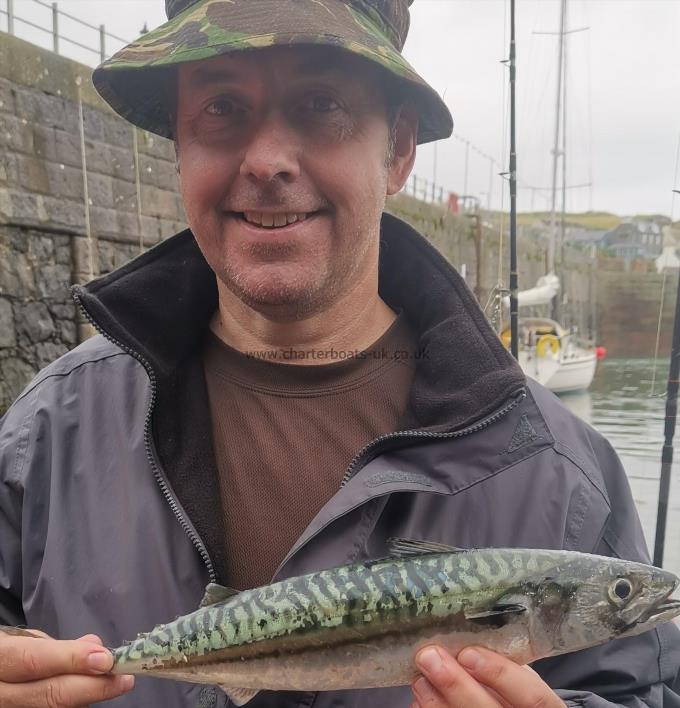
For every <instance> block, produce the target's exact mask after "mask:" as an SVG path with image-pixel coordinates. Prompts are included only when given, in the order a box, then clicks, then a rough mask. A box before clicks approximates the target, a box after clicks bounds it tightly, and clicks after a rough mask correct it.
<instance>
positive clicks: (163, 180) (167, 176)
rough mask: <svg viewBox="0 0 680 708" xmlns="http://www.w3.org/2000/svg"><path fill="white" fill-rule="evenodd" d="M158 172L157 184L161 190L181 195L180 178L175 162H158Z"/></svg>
mask: <svg viewBox="0 0 680 708" xmlns="http://www.w3.org/2000/svg"><path fill="white" fill-rule="evenodd" d="M157 165H158V172H157V174H156V184H157V185H158V186H159V187H160V188H161V189H167V190H168V191H169V192H175V193H176V194H179V177H178V175H177V170H176V168H175V163H174V162H167V161H166V160H158V161H157Z"/></svg>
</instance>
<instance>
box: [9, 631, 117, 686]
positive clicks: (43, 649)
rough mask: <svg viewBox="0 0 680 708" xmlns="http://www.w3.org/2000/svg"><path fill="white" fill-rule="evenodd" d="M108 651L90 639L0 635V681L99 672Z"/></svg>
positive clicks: (106, 665)
mask: <svg viewBox="0 0 680 708" xmlns="http://www.w3.org/2000/svg"><path fill="white" fill-rule="evenodd" d="M112 667H113V656H112V655H111V652H110V651H109V650H108V649H106V648H104V647H103V646H101V645H100V644H95V643H93V642H85V641H78V640H75V641H58V640H56V639H29V638H27V637H8V636H0V681H4V682H6V683H23V682H26V681H37V680H38V679H44V678H49V677H50V676H59V675H61V674H103V673H106V672H108V671H110V670H111V668H112Z"/></svg>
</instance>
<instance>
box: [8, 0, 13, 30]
mask: <svg viewBox="0 0 680 708" xmlns="http://www.w3.org/2000/svg"><path fill="white" fill-rule="evenodd" d="M7 33H8V34H14V0H7Z"/></svg>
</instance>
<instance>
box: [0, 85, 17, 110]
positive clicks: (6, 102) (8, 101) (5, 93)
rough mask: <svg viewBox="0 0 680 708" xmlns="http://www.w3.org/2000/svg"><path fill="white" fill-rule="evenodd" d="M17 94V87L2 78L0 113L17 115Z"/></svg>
mask: <svg viewBox="0 0 680 708" xmlns="http://www.w3.org/2000/svg"><path fill="white" fill-rule="evenodd" d="M15 93H16V87H15V85H14V84H13V83H10V82H9V81H8V80H7V79H1V78H0V112H2V113H12V114H14V113H15V98H14V95H15Z"/></svg>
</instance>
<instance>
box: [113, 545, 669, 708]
mask: <svg viewBox="0 0 680 708" xmlns="http://www.w3.org/2000/svg"><path fill="white" fill-rule="evenodd" d="M390 550H391V554H392V555H391V556H390V557H388V558H385V559H381V560H372V561H366V562H362V563H356V564H353V565H349V566H343V567H340V568H333V569H330V570H324V571H320V572H316V573H311V574H309V575H304V576H300V577H295V578H290V579H287V580H283V581H281V582H277V583H273V584H271V585H267V586H264V587H260V588H256V589H253V590H246V591H244V592H240V593H236V591H233V590H229V589H228V588H224V587H222V586H219V585H215V584H211V585H209V586H208V588H207V592H206V597H205V598H204V602H203V603H202V607H200V608H199V609H198V610H196V611H195V612H193V613H191V614H189V615H186V616H183V617H179V618H178V619H176V620H175V621H173V622H170V623H168V624H166V625H159V626H158V627H156V628H154V629H153V630H152V631H151V632H149V633H147V634H142V635H139V637H138V638H137V639H136V640H135V641H133V642H131V643H130V644H127V645H125V646H122V647H120V648H117V649H114V650H113V655H114V669H113V672H114V673H129V674H143V675H148V676H156V677H162V678H169V679H175V680H179V681H190V682H196V683H207V684H216V685H219V686H220V687H221V688H222V689H223V690H225V691H226V692H227V694H228V695H229V696H230V698H231V699H232V700H233V701H234V703H236V705H244V704H245V703H247V702H248V701H249V700H250V699H251V698H252V697H253V696H254V695H255V694H256V693H257V692H258V691H259V690H262V689H268V690H298V691H322V690H328V691H330V690H340V689H348V688H377V687H386V686H395V685H402V684H407V683H410V682H411V681H412V680H413V679H414V678H415V676H416V668H415V664H414V656H415V654H416V652H417V651H418V650H419V649H420V648H421V647H423V646H425V645H427V644H431V643H436V644H440V645H442V646H444V647H445V648H446V649H448V650H449V651H450V652H452V653H453V654H454V655H456V654H457V653H458V652H459V651H460V650H461V649H463V648H464V647H466V646H469V645H473V644H474V645H480V646H485V647H487V648H489V649H492V650H494V651H497V652H499V653H500V654H503V655H505V656H507V657H510V658H511V659H513V660H514V661H516V662H519V663H528V662H531V661H534V660H536V659H539V658H543V657H547V656H554V655H557V654H563V653H566V652H571V651H576V650H579V649H585V648H587V647H591V646H595V645H597V644H602V643H604V642H607V641H609V640H611V639H615V638H617V637H627V636H632V635H635V634H640V633H641V632H645V631H647V630H649V629H651V628H653V627H655V626H656V625H658V624H660V623H662V622H665V621H668V620H670V619H672V618H673V617H676V616H677V615H679V614H680V601H677V600H671V599H669V596H670V594H671V593H672V592H673V590H674V589H675V588H676V587H677V585H678V582H679V581H678V578H677V577H676V576H675V575H673V574H672V573H669V572H667V571H664V570H661V569H659V568H654V567H652V566H648V565H644V564H640V563H634V562H630V561H623V560H618V559H614V558H608V557H602V556H595V555H589V554H583V553H577V552H573V551H551V550H525V549H479V550H468V551H461V550H458V549H453V548H451V547H448V546H443V545H441V544H433V543H427V542H419V541H404V540H393V541H392V542H391V545H390Z"/></svg>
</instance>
